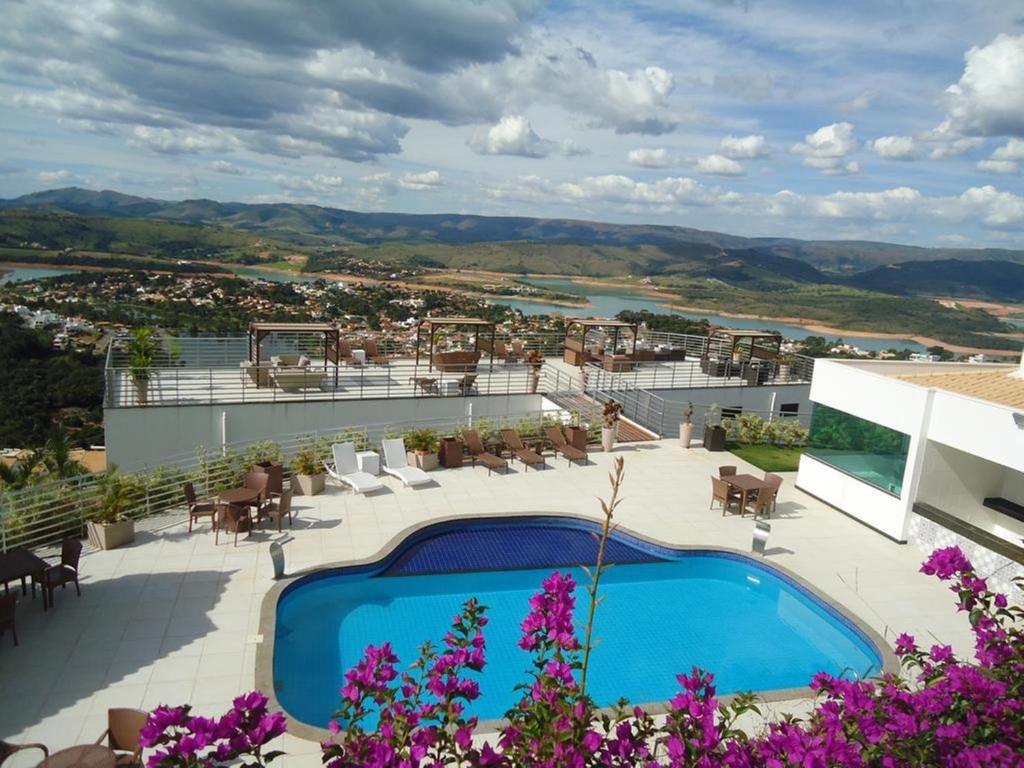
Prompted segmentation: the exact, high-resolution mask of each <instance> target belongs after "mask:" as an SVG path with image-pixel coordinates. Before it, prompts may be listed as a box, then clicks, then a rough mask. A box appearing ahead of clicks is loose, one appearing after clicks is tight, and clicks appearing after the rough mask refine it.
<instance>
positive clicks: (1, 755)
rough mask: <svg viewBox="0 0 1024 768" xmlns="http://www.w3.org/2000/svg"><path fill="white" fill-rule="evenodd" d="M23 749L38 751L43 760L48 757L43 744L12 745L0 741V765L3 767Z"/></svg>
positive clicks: (48, 754)
mask: <svg viewBox="0 0 1024 768" xmlns="http://www.w3.org/2000/svg"><path fill="white" fill-rule="evenodd" d="M23 749H38V750H39V751H40V752H42V753H43V758H44V759H45V758H47V757H49V756H50V750H48V749H47V748H46V746H45V745H44V744H12V743H11V742H9V741H0V765H3V763H4V761H5V760H7V758H9V757H10V756H11V755H13V754H16V753H18V752H21V751H22V750H23Z"/></svg>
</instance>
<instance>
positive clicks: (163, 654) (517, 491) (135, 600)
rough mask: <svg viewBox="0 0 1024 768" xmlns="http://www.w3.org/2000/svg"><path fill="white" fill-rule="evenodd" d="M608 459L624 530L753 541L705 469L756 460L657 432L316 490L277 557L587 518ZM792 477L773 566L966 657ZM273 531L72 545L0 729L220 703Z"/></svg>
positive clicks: (29, 608)
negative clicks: (564, 516)
mask: <svg viewBox="0 0 1024 768" xmlns="http://www.w3.org/2000/svg"><path fill="white" fill-rule="evenodd" d="M613 456H623V457H625V459H626V479H625V484H624V487H623V495H624V497H625V500H624V501H623V503H622V505H621V507H620V508H619V511H618V515H617V517H618V519H619V521H620V522H621V523H622V524H623V525H624V526H626V527H628V528H630V529H632V530H635V531H637V532H639V533H641V534H646V535H648V536H650V537H653V538H657V539H660V540H664V541H668V542H672V543H676V544H680V545H709V546H725V547H732V548H737V549H743V550H748V549H749V547H750V541H751V534H752V530H753V523H752V521H751V518H750V517H749V515H748V516H747V517H744V518H741V517H739V516H738V515H734V514H730V515H728V516H725V517H723V516H722V514H721V512H720V511H719V510H717V509H716V510H709V509H708V501H709V498H710V482H709V479H708V478H709V475H711V474H712V473H713V472H714V471H715V470H716V468H717V466H718V465H720V464H733V463H737V464H739V465H740V466H741V469H740V471H741V472H742V471H744V470H745V469H746V470H748V471H752V472H754V473H759V472H758V470H754V469H753V468H750V467H749V466H744V464H743V462H742V461H739V460H736V459H735V458H734V457H733V456H731V455H730V454H723V453H718V454H709V453H707V452H705V451H703V450H702V449H691V450H688V451H687V450H683V449H682V448H680V447H679V446H678V444H677V442H676V441H672V440H665V441H661V442H651V443H637V444H631V445H626V446H620V447H617V449H616V451H615V452H614V453H613V454H603V453H595V454H591V462H590V464H589V465H587V466H583V467H579V466H573V467H571V468H570V467H567V466H566V464H565V462H564V460H559V461H557V462H554V461H551V460H549V465H551V466H552V467H553V468H552V469H549V470H547V471H542V472H534V471H530V472H527V473H524V472H523V471H521V469H518V468H517V470H518V471H515V472H512V473H509V474H508V475H507V476H501V475H498V474H492V475H490V476H488V474H487V471H486V470H485V469H483V468H481V467H477V468H475V469H473V468H471V467H469V466H468V465H467V466H464V467H462V468H461V469H457V470H442V471H439V472H437V473H436V475H435V479H436V481H437V482H436V484H433V485H430V486H427V487H424V488H422V489H415V490H414V489H406V488H401V487H399V486H398V485H397V484H396V483H395V482H393V479H392V478H388V479H386V480H385V482H386V484H387V485H388V490H387V491H385V492H381V493H379V494H377V495H372V496H368V497H363V496H353V495H352V494H351V493H350V492H348V491H343V490H341V489H339V488H333V487H330V486H328V491H327V492H326V493H325V494H323V495H320V496H316V497H296V499H295V501H296V505H295V507H296V510H297V519H296V520H295V525H294V528H292V529H291V530H288V529H287V527H286V529H285V532H286V534H287V535H291V536H292V537H293V539H294V540H293V541H292V542H291V543H288V544H287V545H286V553H287V565H288V571H289V572H293V571H296V570H299V569H302V568H306V567H310V566H316V565H319V564H322V563H333V562H336V561H343V560H347V559H358V558H365V557H369V556H371V555H374V554H375V553H377V552H378V551H379V550H380V548H381V547H383V546H384V545H385V544H386V543H387V542H388V541H390V540H391V539H392V538H393V537H394V536H395V535H396V534H398V533H399V532H400V531H402V530H403V529H405V528H407V527H408V526H411V525H413V524H417V523H422V522H424V521H427V520H430V519H432V518H439V517H447V516H451V515H465V516H467V517H471V516H473V515H474V514H480V513H500V512H506V511H507V512H512V511H531V512H552V511H554V512H561V513H574V514H579V515H584V516H590V517H595V518H596V517H597V515H598V514H599V508H598V505H597V502H596V501H595V499H594V497H595V494H600V495H602V496H606V495H607V493H608V481H607V473H608V470H609V469H610V467H611V462H612V457H613ZM794 480H795V475H787V476H786V482H785V485H784V486H783V489H782V492H781V495H780V501H779V505H778V513H777V515H776V516H775V519H773V520H772V521H771V523H772V533H771V538H770V540H769V542H768V550H767V552H766V558H767V560H768V561H769V562H771V563H776V564H780V565H784V566H785V567H787V568H789V569H791V570H792V571H794V572H795V573H797V574H798V575H799V576H801V577H803V578H804V579H806V580H808V581H809V582H811V583H812V584H813V585H814V586H815V587H816V588H817V589H818V590H820V591H821V592H823V593H824V594H825V595H827V596H828V597H829V598H831V599H832V600H834V601H836V602H837V603H839V604H841V605H843V606H845V607H846V609H847V610H849V611H850V612H852V613H853V614H855V615H856V616H857V617H858V618H860V619H861V620H862V621H864V622H865V623H867V624H868V625H870V626H871V627H873V628H874V629H875V630H877V631H878V632H879V633H880V634H882V635H883V636H885V637H886V639H887V640H888V641H889V642H890V643H892V642H893V640H894V638H895V636H896V635H897V634H898V633H899V632H901V631H908V632H910V633H912V634H915V635H916V636H917V637H918V640H919V642H920V643H921V644H923V645H930V644H931V643H933V642H942V643H949V644H952V645H953V646H954V648H956V649H957V650H958V651H960V652H962V653H967V654H969V653H970V650H971V647H972V646H971V636H970V633H969V630H968V626H967V620H966V617H965V616H964V614H958V613H957V612H956V610H955V608H954V607H953V599H954V598H953V595H952V594H950V593H949V592H948V591H947V590H946V588H945V586H943V585H941V584H939V583H938V582H937V581H936V580H935V579H933V578H930V577H927V576H924V575H922V574H920V573H918V567H919V565H920V563H921V561H922V560H923V559H924V556H925V554H924V553H922V552H921V551H919V550H917V549H916V548H914V547H913V546H908V545H904V546H901V545H898V544H895V543H893V542H891V541H889V540H887V539H885V538H883V537H882V536H881V535H879V534H877V533H875V532H873V531H871V530H869V529H868V528H865V527H864V526H862V525H860V524H858V523H856V522H854V521H853V520H851V519H849V518H847V517H845V516H844V515H842V514H841V513H839V512H837V511H835V510H834V509H832V508H830V507H828V506H826V505H824V504H822V503H820V502H818V501H816V500H815V499H813V498H811V497H809V496H807V495H806V494H804V493H802V492H800V491H798V490H796V489H795V488H794V487H793V483H794ZM276 538H278V534H277V532H276V531H272V532H271V529H269V528H268V529H267V532H260V533H256V534H254V535H253V536H252V538H250V539H240V540H239V544H238V547H237V548H235V547H233V546H232V544H231V536H230V535H229V536H221V540H220V545H219V546H215V545H214V538H213V535H212V534H211V533H210V532H209V527H208V525H204V526H202V527H201V528H200V529H198V530H197V531H196V532H193V533H192V534H189V533H188V532H187V529H186V526H185V525H184V524H183V523H182V524H177V525H174V526H173V527H169V528H165V529H163V530H159V531H156V532H149V533H140V534H139V536H138V538H137V540H136V542H135V543H134V544H133V545H131V546H127V547H123V548H121V549H117V550H113V551H110V552H95V553H91V554H88V555H86V556H85V557H84V558H83V560H82V568H81V570H82V575H83V578H82V596H81V597H80V598H78V597H76V596H75V594H74V591H73V590H72V591H64V592H62V591H60V590H58V591H57V596H56V608H55V610H52V611H49V612H47V613H44V612H43V610H42V603H41V600H40V599H39V598H38V597H37V598H36V600H35V601H33V600H30V599H27V600H22V601H20V602H19V604H18V624H19V635H20V639H21V645H20V647H18V648H15V647H13V645H12V641H11V637H10V635H9V634H7V635H5V636H3V637H0V691H2V695H0V738H2V739H4V740H8V741H13V742H43V743H45V744H47V745H48V746H49V747H50V748H51V750H53V749H59V748H62V747H65V746H70V745H72V744H80V743H89V742H92V741H95V740H96V738H97V737H98V736H99V735H100V733H101V732H102V731H103V730H104V728H105V722H106V710H107V708H108V707H114V706H121V707H143V708H151V707H153V706H155V705H157V704H161V703H166V704H179V703H185V702H188V703H191V704H193V706H194V708H195V711H196V712H197V713H199V714H209V715H213V714H219V713H221V712H223V711H224V710H226V709H227V708H228V706H229V705H230V701H231V698H232V697H233V696H234V695H236V694H237V693H239V692H241V691H244V690H249V689H251V688H252V687H253V686H254V663H255V657H256V647H257V646H256V643H257V642H258V636H257V635H256V633H257V630H258V624H259V615H260V604H261V600H262V598H263V595H264V594H265V592H266V591H267V590H268V589H269V588H270V587H271V585H272V584H273V583H274V582H273V581H272V580H271V562H270V557H269V554H268V551H267V549H268V545H269V543H270V542H271V541H273V540H274V539H276ZM525 612H526V606H524V615H525ZM751 631H755V632H756V627H751ZM381 639H382V640H384V639H386V638H381ZM424 639H426V638H424ZM597 652H600V651H599V650H598V651H597ZM751 663H752V664H756V663H757V659H756V658H752V659H751ZM679 671H681V670H675V669H666V670H665V674H666V675H674V674H676V673H677V672H679ZM282 742H283V743H282V748H283V749H285V750H286V751H287V752H288V757H286V758H284V759H283V760H282V761H280V762H278V763H277V765H284V766H291V765H295V766H298V765H302V766H309V767H310V768H312V767H313V766H317V765H319V764H320V762H319V752H318V749H317V746H316V744H314V743H312V742H308V741H304V740H300V739H297V738H294V737H290V736H285V737H284V738H283V739H282ZM19 757H20V756H19ZM29 758H35V754H33V755H30V756H29V755H26V756H25V759H21V760H12V761H11V763H10V766H11V768H21V766H27V765H32V764H34V760H32V759H29Z"/></svg>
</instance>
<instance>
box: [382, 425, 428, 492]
mask: <svg viewBox="0 0 1024 768" xmlns="http://www.w3.org/2000/svg"><path fill="white" fill-rule="evenodd" d="M381 446H382V447H383V448H384V471H385V472H387V473H388V474H389V475H394V476H395V477H397V478H398V479H399V480H401V481H402V485H404V486H406V487H410V486H417V485H426V484H427V483H429V482H430V476H429V475H428V474H427V473H426V472H424V471H423V470H422V469H420V468H419V467H410V466H409V458H408V455H407V453H406V450H405V441H404V440H403V439H402V438H400V437H398V438H395V439H394V440H382V441H381Z"/></svg>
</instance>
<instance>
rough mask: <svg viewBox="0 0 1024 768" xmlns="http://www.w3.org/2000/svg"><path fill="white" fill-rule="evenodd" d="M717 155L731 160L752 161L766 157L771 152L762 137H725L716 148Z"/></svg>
mask: <svg viewBox="0 0 1024 768" xmlns="http://www.w3.org/2000/svg"><path fill="white" fill-rule="evenodd" d="M718 150H719V153H720V154H722V155H725V156H726V157H728V158H731V159H733V160H754V159H756V158H759V157H768V155H770V154H771V150H770V149H769V148H768V142H767V141H765V138H764V136H760V135H752V136H726V137H725V138H724V139H722V141H721V143H720V144H719V146H718Z"/></svg>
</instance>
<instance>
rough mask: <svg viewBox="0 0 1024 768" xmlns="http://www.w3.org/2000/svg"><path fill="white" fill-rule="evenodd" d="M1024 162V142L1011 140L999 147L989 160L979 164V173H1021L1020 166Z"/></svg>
mask: <svg viewBox="0 0 1024 768" xmlns="http://www.w3.org/2000/svg"><path fill="white" fill-rule="evenodd" d="M1021 161H1024V141H1022V140H1021V139H1010V140H1009V141H1008V142H1006V144H1004V145H1003V146H1001V147H998V148H997V149H996V150H995V151H994V152H993V153H992V155H991V156H990V157H989V159H988V160H982V161H981V162H979V163H978V170H979V171H986V172H988V173H1020V164H1021Z"/></svg>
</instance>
